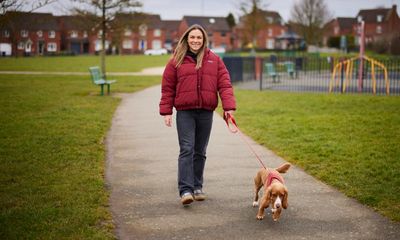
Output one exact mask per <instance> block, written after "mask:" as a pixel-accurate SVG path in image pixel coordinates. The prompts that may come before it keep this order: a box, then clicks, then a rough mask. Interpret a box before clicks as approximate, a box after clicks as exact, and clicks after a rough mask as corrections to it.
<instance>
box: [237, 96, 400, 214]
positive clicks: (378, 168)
mask: <svg viewBox="0 0 400 240" xmlns="http://www.w3.org/2000/svg"><path fill="white" fill-rule="evenodd" d="M235 94H236V96H237V102H238V111H237V113H236V118H237V122H238V125H239V127H240V128H241V129H242V130H243V132H245V133H246V134H248V135H249V136H251V137H252V138H253V139H254V140H256V141H257V142H259V143H261V144H263V145H265V146H266V147H268V148H270V149H271V150H273V151H274V152H275V153H277V154H278V155H280V156H282V157H283V158H285V159H287V160H288V161H289V162H291V163H294V164H296V165H297V166H299V167H301V168H303V169H304V170H305V171H306V172H308V173H310V174H311V175H313V176H315V177H317V178H318V179H320V180H322V181H324V182H326V183H328V184H329V185H332V186H334V187H335V188H337V189H339V190H340V191H342V192H343V193H345V194H346V195H348V196H350V197H353V198H356V199H357V200H359V201H360V202H361V203H363V204H366V205H368V206H371V207H372V208H374V209H376V210H377V211H378V212H380V213H381V214H383V215H385V216H387V217H389V218H390V219H392V220H394V221H400V147H399V143H400V134H399V133H400V132H399V129H400V98H399V97H387V96H367V95H328V94H308V93H302V94H296V93H286V92H271V91H264V92H257V91H245V90H236V91H235Z"/></svg>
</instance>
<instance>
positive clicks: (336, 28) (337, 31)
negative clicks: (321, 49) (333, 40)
mask: <svg viewBox="0 0 400 240" xmlns="http://www.w3.org/2000/svg"><path fill="white" fill-rule="evenodd" d="M333 32H334V34H335V35H338V34H339V27H335V28H334V30H333Z"/></svg>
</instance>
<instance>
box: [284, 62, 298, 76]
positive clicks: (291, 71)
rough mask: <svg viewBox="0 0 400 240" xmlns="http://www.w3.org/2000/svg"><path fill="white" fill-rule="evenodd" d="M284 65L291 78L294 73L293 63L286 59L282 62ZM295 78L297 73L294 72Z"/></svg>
mask: <svg viewBox="0 0 400 240" xmlns="http://www.w3.org/2000/svg"><path fill="white" fill-rule="evenodd" d="M284 65H285V67H286V71H287V73H288V74H289V75H290V77H291V78H293V77H294V73H295V72H294V63H293V62H291V61H287V62H284ZM296 78H297V74H296Z"/></svg>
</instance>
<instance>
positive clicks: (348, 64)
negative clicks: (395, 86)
mask: <svg viewBox="0 0 400 240" xmlns="http://www.w3.org/2000/svg"><path fill="white" fill-rule="evenodd" d="M362 58H363V59H364V60H365V61H367V62H370V64H371V76H372V91H373V94H374V95H375V94H376V76H375V66H378V67H381V68H382V69H383V72H384V76H385V87H386V95H389V89H390V84H389V79H388V73H387V69H386V67H385V65H384V64H382V63H380V62H378V61H376V60H375V59H372V58H369V57H367V56H363V57H362ZM358 59H360V58H359V57H354V58H350V59H348V60H345V61H341V62H339V63H337V64H336V65H335V67H334V68H333V72H332V77H331V79H330V81H329V92H330V93H331V92H332V89H333V83H334V82H335V86H336V87H337V86H339V79H340V78H341V77H343V76H342V74H343V71H344V74H345V81H344V82H343V86H342V92H343V93H344V92H346V87H347V86H348V85H349V84H350V81H351V80H352V79H353V77H352V76H353V74H352V72H353V66H354V61H355V60H358ZM342 68H343V71H342ZM337 72H339V74H337V75H336V73H337ZM335 80H336V81H335Z"/></svg>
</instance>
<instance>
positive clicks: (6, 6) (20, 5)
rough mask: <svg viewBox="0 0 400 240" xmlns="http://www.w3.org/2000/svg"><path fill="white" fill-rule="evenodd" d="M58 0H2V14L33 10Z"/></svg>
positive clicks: (0, 2) (0, 12)
mask: <svg viewBox="0 0 400 240" xmlns="http://www.w3.org/2000/svg"><path fill="white" fill-rule="evenodd" d="M56 1H57V0H0V15H3V14H5V13H6V12H8V11H20V10H22V9H24V10H26V11H28V12H32V11H34V10H36V9H39V8H41V7H43V6H45V5H47V4H50V3H53V2H56Z"/></svg>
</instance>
